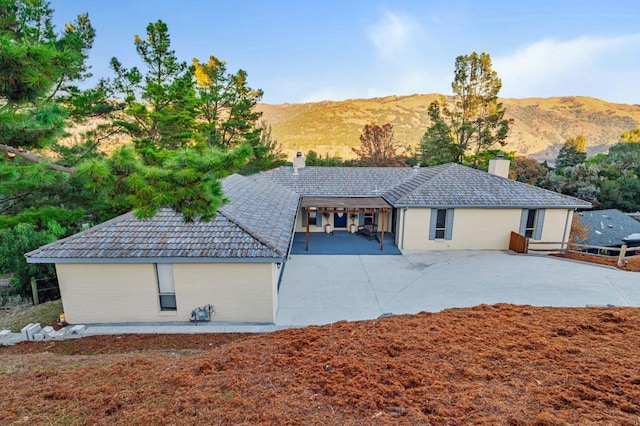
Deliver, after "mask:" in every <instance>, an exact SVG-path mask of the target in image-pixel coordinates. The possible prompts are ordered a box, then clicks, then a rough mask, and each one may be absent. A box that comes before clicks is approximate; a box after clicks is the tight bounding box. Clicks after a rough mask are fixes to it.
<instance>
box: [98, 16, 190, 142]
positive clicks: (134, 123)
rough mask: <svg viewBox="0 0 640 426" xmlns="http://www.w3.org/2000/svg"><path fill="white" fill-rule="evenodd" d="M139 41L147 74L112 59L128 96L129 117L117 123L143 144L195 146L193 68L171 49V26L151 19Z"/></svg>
mask: <svg viewBox="0 0 640 426" xmlns="http://www.w3.org/2000/svg"><path fill="white" fill-rule="evenodd" d="M134 45H135V48H136V51H137V53H138V56H140V59H141V60H142V63H143V64H144V66H145V67H146V73H145V74H144V75H143V73H141V72H140V70H139V69H138V68H137V67H133V68H131V69H127V68H125V67H123V66H122V64H121V63H120V61H118V59H116V58H112V59H111V68H112V69H113V71H114V72H115V74H116V78H115V87H116V89H117V91H119V92H121V93H122V94H124V99H125V103H126V108H125V113H126V117H127V118H128V120H126V121H124V122H119V123H118V124H121V125H122V126H123V127H124V128H125V129H126V131H127V132H128V133H129V134H130V135H131V136H132V137H133V138H134V140H135V142H136V143H137V144H138V145H139V146H140V147H146V148H151V149H173V150H175V149H178V148H180V147H183V146H185V145H193V144H194V142H195V141H196V135H197V133H196V132H195V128H196V121H195V118H196V114H197V113H196V98H195V90H194V85H193V70H192V69H191V68H190V67H188V66H187V64H186V62H180V61H179V60H178V59H177V56H176V53H175V51H174V50H172V49H171V39H170V36H169V30H168V28H167V25H166V24H165V23H164V22H162V21H157V22H156V23H150V24H149V25H148V26H147V37H146V38H145V39H142V38H141V37H140V36H138V35H136V36H135V37H134ZM138 95H139V96H138ZM138 98H139V99H138Z"/></svg>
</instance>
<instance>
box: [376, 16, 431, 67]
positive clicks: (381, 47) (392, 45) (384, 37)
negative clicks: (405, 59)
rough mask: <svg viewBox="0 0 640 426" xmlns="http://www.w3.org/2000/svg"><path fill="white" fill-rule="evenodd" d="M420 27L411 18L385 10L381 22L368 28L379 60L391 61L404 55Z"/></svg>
mask: <svg viewBox="0 0 640 426" xmlns="http://www.w3.org/2000/svg"><path fill="white" fill-rule="evenodd" d="M419 32H420V27H419V26H418V25H417V24H416V23H415V22H414V21H413V20H412V19H411V18H409V17H407V16H404V15H401V14H398V13H393V12H390V11H388V10H385V11H384V12H383V14H382V17H381V19H380V21H378V22H377V23H376V24H374V25H372V26H370V27H369V28H368V31H367V33H368V36H369V39H370V40H371V42H372V43H373V45H374V47H375V49H376V53H377V55H378V57H379V58H381V59H384V60H391V59H394V58H397V57H398V55H401V54H402V53H404V52H405V51H406V50H407V49H408V48H409V47H410V45H411V41H412V39H413V38H414V37H415V36H416V35H417V34H418V33H419Z"/></svg>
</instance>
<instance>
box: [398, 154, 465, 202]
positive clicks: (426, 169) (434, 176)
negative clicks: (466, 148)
mask: <svg viewBox="0 0 640 426" xmlns="http://www.w3.org/2000/svg"><path fill="white" fill-rule="evenodd" d="M454 165H457V164H456V163H446V164H438V165H436V166H429V167H425V168H424V169H422V170H420V171H419V173H420V172H422V171H423V170H424V171H425V172H428V171H429V170H433V169H434V168H436V167H440V166H442V167H441V170H440V171H437V172H436V173H435V174H433V175H431V176H428V175H427V173H420V174H419V175H418V176H413V177H412V178H410V179H407V180H406V181H404V182H402V183H401V184H400V185H398V186H396V187H394V188H393V189H391V190H390V191H395V190H396V189H399V188H400V187H401V186H402V185H405V184H408V183H409V182H411V181H412V180H413V179H416V180H418V179H417V178H418V177H420V175H422V176H425V175H427V176H426V178H425V179H424V180H422V181H418V183H417V185H415V186H413V187H412V188H411V189H409V190H407V191H405V192H404V193H403V194H402V196H401V197H398V199H397V200H396V203H398V202H399V201H401V200H402V199H403V198H404V197H406V196H407V195H409V194H411V193H412V192H414V191H416V190H417V189H418V188H420V187H421V186H422V185H424V184H426V183H427V182H429V181H431V180H433V179H434V178H436V177H437V176H440V175H441V174H442V173H444V172H445V171H447V170H448V169H450V168H451V167H452V166H454ZM387 192H389V191H387ZM394 204H395V203H394Z"/></svg>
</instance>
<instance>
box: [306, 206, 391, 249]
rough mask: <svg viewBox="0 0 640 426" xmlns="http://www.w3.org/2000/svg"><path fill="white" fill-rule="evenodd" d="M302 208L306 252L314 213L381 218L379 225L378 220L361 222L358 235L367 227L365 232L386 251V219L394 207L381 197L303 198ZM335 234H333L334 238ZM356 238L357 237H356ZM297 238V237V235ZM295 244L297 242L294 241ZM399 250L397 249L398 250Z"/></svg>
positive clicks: (320, 239)
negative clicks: (311, 215)
mask: <svg viewBox="0 0 640 426" xmlns="http://www.w3.org/2000/svg"><path fill="white" fill-rule="evenodd" d="M300 207H301V208H302V214H303V215H304V223H305V224H306V228H305V251H307V252H308V251H309V243H310V239H311V235H312V234H315V233H311V232H310V230H309V224H310V222H311V221H310V213H311V212H313V213H314V214H316V215H319V214H322V215H324V214H340V215H345V218H346V215H351V214H357V215H358V216H359V217H360V216H363V215H366V214H371V215H373V217H374V218H379V220H380V223H377V220H378V219H374V221H373V223H369V224H367V223H365V222H360V226H359V227H358V233H360V231H361V230H362V229H361V228H363V227H367V228H366V229H364V231H367V234H368V235H369V236H374V237H375V238H376V239H377V240H378V241H379V242H380V251H384V244H385V240H386V238H385V231H386V226H387V224H386V223H385V222H386V217H387V214H388V213H389V212H390V211H391V209H392V207H391V206H390V205H389V203H387V202H386V201H385V200H384V199H383V198H381V197H368V198H363V197H360V198H358V197H303V198H302V200H301V202H300ZM334 234H335V232H331V236H333V235H334ZM354 236H355V235H354ZM296 237H297V235H296ZM314 239H316V240H318V241H323V239H322V238H318V237H316V238H314ZM294 244H295V241H294ZM396 249H397V248H396Z"/></svg>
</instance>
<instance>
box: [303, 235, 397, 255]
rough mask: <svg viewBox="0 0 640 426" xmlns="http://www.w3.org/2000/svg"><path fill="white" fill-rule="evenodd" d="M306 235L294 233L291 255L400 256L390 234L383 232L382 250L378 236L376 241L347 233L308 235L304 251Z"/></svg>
mask: <svg viewBox="0 0 640 426" xmlns="http://www.w3.org/2000/svg"><path fill="white" fill-rule="evenodd" d="M305 246H306V234H305V233H304V232H296V234H295V235H294V237H293V245H292V247H291V254H294V255H296V254H306V255H317V254H322V255H325V254H334V255H338V254H339V255H371V256H376V255H401V254H402V253H401V252H400V250H399V249H398V247H397V246H396V244H395V241H394V237H393V235H392V234H390V233H388V232H385V235H384V249H383V250H380V234H378V238H377V239H375V238H374V239H371V240H370V239H368V238H366V237H363V236H361V235H357V234H351V233H349V232H347V231H333V232H332V233H330V234H327V233H325V232H310V233H309V251H307V250H306V249H305Z"/></svg>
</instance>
